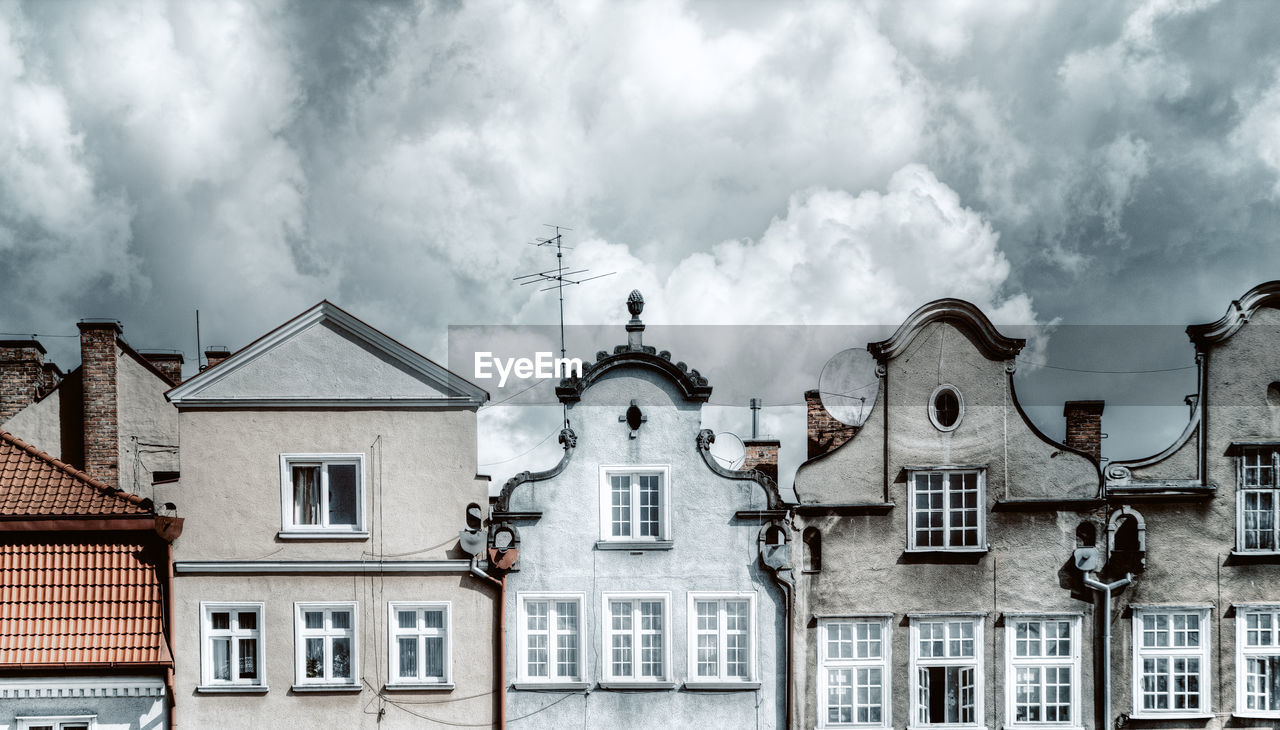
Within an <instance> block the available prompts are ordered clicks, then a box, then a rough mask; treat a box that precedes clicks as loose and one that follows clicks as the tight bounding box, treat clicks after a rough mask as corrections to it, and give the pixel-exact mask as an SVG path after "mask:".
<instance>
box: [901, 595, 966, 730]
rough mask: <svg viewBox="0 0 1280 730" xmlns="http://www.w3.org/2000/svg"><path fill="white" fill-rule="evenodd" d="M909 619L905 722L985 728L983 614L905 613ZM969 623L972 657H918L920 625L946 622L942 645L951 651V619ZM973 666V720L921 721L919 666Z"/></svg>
mask: <svg viewBox="0 0 1280 730" xmlns="http://www.w3.org/2000/svg"><path fill="white" fill-rule="evenodd" d="M907 619H908V622H909V623H910V626H911V636H910V642H911V643H910V647H909V651H910V656H911V665H910V668H909V672H908V676H907V680H908V683H909V685H910V687H909V689H910V692H911V697H910V703H909V705H908V706H909V707H910V712H911V714H910V716H909V717H910V721H909V722H908V724H907V728H908V729H909V730H926V729H927V730H973V729H975V728H985V727H986V725H985V722H986V714H985V713H986V707H985V703H984V699H985V698H986V671H985V669H986V667H985V659H986V654H985V652H984V647H985V646H986V641H985V639H984V636H985V627H986V614H985V613H940V614H908V616H907ZM956 621H960V622H968V623H972V624H973V656H972V657H951V656H946V657H921V656H920V624H921V623H935V622H942V623H944V624H947V627H946V632H947V634H946V636H947V638H946V640H944V641H943V648H944V650H945V651H947V652H948V653H950V638H951V627H950V623H951V622H956ZM926 666H928V667H940V666H947V667H967V666H972V667H973V718H974V721H973V722H957V723H946V722H942V723H937V722H931V723H927V724H926V723H922V722H920V720H919V718H920V709H921V708H920V689H921V688H920V669H921V667H926Z"/></svg>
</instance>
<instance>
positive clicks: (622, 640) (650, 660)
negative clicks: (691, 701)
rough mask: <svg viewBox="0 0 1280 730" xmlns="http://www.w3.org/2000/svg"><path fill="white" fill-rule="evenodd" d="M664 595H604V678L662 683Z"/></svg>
mask: <svg viewBox="0 0 1280 730" xmlns="http://www.w3.org/2000/svg"><path fill="white" fill-rule="evenodd" d="M669 603H670V601H669V599H668V596H667V595H666V594H660V593H646V594H637V595H617V594H608V593H606V594H605V595H604V612H603V614H602V615H603V617H604V621H603V622H602V623H603V624H604V652H605V656H604V679H605V681H606V682H617V683H623V682H626V683H642V684H643V683H666V682H668V681H669V677H670V673H669V672H668V671H667V666H668V665H669V661H668V658H667V657H668V647H667V606H668V604H669Z"/></svg>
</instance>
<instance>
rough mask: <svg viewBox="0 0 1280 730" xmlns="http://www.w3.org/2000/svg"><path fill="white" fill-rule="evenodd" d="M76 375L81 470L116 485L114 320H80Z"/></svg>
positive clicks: (118, 331) (117, 333) (116, 330)
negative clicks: (81, 431)
mask: <svg viewBox="0 0 1280 730" xmlns="http://www.w3.org/2000/svg"><path fill="white" fill-rule="evenodd" d="M76 326H77V327H79V328H80V377H81V379H82V381H83V383H84V470H85V471H87V472H89V474H90V475H91V476H93V477H96V478H97V479H99V480H101V481H103V482H106V483H107V484H110V485H111V486H113V487H114V486H117V485H118V482H119V480H120V463H119V462H120V435H119V431H120V424H119V420H120V419H119V411H118V410H117V403H116V392H117V391H116V339H117V338H118V337H120V334H121V329H120V325H119V324H117V323H115V322H111V321H108V322H80V323H78V324H77V325H76Z"/></svg>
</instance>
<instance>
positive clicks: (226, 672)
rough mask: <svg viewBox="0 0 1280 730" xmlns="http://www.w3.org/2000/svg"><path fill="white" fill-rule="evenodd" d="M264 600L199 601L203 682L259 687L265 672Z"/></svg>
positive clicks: (216, 685) (213, 685)
mask: <svg viewBox="0 0 1280 730" xmlns="http://www.w3.org/2000/svg"><path fill="white" fill-rule="evenodd" d="M262 611H263V604H261V603H201V604H200V617H201V620H200V686H201V687H204V688H227V689H233V688H237V687H240V688H246V689H247V688H256V687H262V686H265V684H266V682H265V680H264V679H263V676H262V628H261V626H262Z"/></svg>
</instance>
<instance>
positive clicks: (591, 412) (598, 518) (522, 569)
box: [491, 292, 791, 728]
mask: <svg viewBox="0 0 1280 730" xmlns="http://www.w3.org/2000/svg"><path fill="white" fill-rule="evenodd" d="M643 306H644V301H643V298H642V297H641V296H640V293H639V292H632V293H631V295H630V297H629V298H628V300H627V307H628V309H629V311H630V313H631V315H632V316H631V320H630V321H629V322H628V323H627V325H626V331H627V343H626V344H624V345H620V346H618V347H615V348H614V349H613V350H612V352H605V351H601V352H599V353H598V354H597V355H596V359H595V361H594V362H592V363H590V364H589V365H587V366H586V367H585V368H584V370H583V372H582V373H581V376H580V377H579V376H576V375H575V376H573V377H570V378H568V379H565V380H563V381H561V382H560V385H559V387H557V389H556V394H557V396H558V397H559V399H560V401H561V402H562V403H563V404H564V406H565V424H564V427H563V429H562V430H561V432H560V435H559V439H560V444H561V445H562V446H563V448H564V451H563V455H562V457H561V459H560V461H559V463H557V464H555V465H554V466H551V468H549V469H547V470H545V471H540V472H535V473H530V472H524V473H521V474H519V475H517V476H515V477H513V478H512V479H510V480H509V481H507V482H506V483H505V485H504V486H503V488H502V491H501V494H500V495H499V496H498V497H497V498H496V503H495V504H494V510H493V512H492V520H493V522H494V526H493V528H492V529H491V534H492V535H493V541H494V548H495V550H499V551H500V550H501V549H502V548H504V547H510V546H515V545H518V547H519V558H518V560H517V561H515V564H514V565H513V566H512V567H513V568H514V570H513V572H511V573H510V574H509V575H508V576H507V590H506V603H505V612H506V615H507V629H508V630H507V646H506V652H505V663H506V669H507V677H506V679H507V683H508V692H507V716H508V718H509V719H508V723H509V725H510V726H511V727H513V728H531V727H545V728H562V727H591V728H597V727H609V728H628V727H636V728H640V727H688V728H696V727H706V728H712V727H717V728H719V727H782V726H783V725H785V723H786V641H787V634H786V628H785V627H786V616H785V607H786V605H787V602H786V600H785V595H786V591H788V590H789V589H790V580H791V579H790V576H789V573H790V569H789V567H788V565H787V563H788V560H787V558H786V551H787V549H788V545H787V540H786V531H785V529H784V528H783V526H782V525H783V522H782V521H783V518H784V517H785V514H786V513H785V509H783V505H782V503H781V501H780V499H779V496H778V491H777V487H776V484H775V483H774V481H773V479H772V478H771V477H770V476H767V475H766V474H765V473H764V472H763V471H762V470H757V469H750V468H749V469H748V470H744V471H737V470H729V469H726V468H724V467H723V466H721V465H720V464H718V463H717V462H716V460H715V459H714V458H713V457H712V456H711V454H710V452H709V449H710V446H711V443H712V441H713V439H714V436H713V434H712V432H711V431H709V430H703V428H702V422H701V415H702V406H703V405H704V404H705V403H706V402H707V400H708V398H709V397H710V395H711V385H710V384H709V383H708V382H707V380H706V378H704V377H703V376H702V375H701V374H700V373H699V372H698V371H697V370H695V369H691V368H689V367H688V366H687V365H685V363H682V362H677V361H675V360H674V358H673V356H672V355H671V353H669V352H666V351H662V352H659V351H658V350H657V349H656V348H654V347H652V346H650V345H646V344H644V342H643V336H644V329H645V327H644V324H643V322H642V321H641V320H640V314H641V312H642V310H643ZM754 446H755V448H756V460H757V462H759V463H761V465H762V466H763V467H764V468H765V469H767V468H770V466H771V467H772V469H773V473H774V474H776V473H777V472H776V463H777V442H761V443H757V444H755V445H754Z"/></svg>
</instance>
